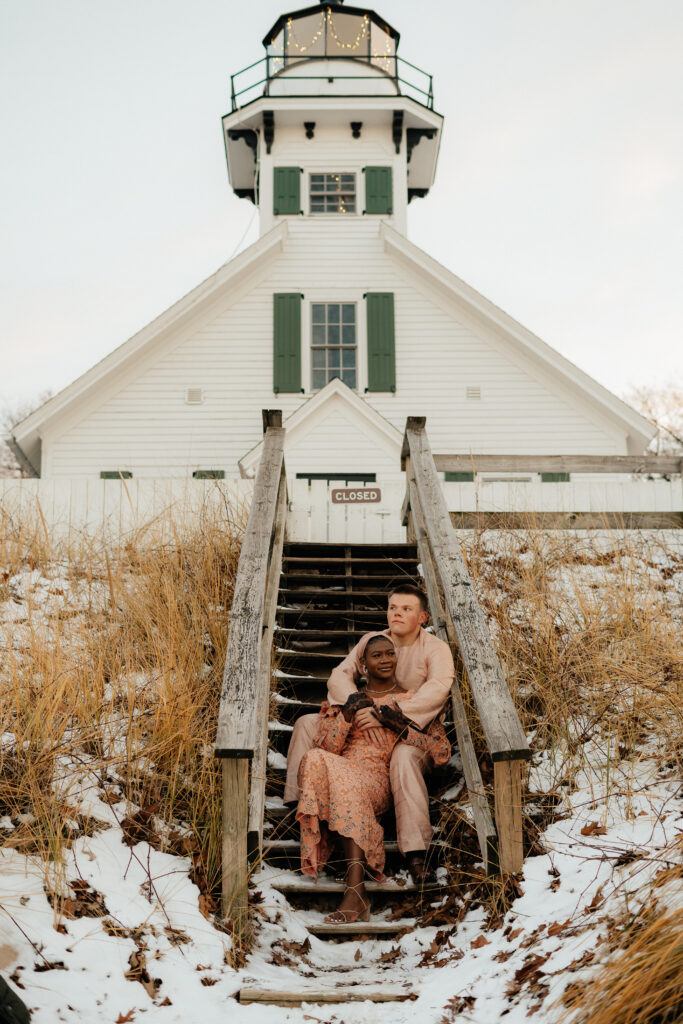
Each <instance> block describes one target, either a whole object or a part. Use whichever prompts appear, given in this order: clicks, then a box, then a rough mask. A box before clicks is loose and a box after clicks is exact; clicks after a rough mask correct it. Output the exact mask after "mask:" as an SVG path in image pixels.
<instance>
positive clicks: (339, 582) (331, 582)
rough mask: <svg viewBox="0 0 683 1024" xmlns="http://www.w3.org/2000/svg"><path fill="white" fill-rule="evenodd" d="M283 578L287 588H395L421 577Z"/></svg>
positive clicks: (309, 575) (284, 575)
mask: <svg viewBox="0 0 683 1024" xmlns="http://www.w3.org/2000/svg"><path fill="white" fill-rule="evenodd" d="M281 578H282V579H285V580H287V586H288V587H291V586H293V585H294V584H297V585H298V584H302V585H308V586H314V585H315V584H316V583H324V584H326V585H327V586H330V587H334V586H337V587H338V586H342V587H343V586H346V584H347V583H351V584H353V586H361V585H362V584H368V585H373V586H375V587H380V586H381V585H382V584H384V585H385V586H386V587H390V586H394V585H395V584H397V583H413V582H414V579H415V578H417V581H418V582H419V581H420V579H421V577H420V576H418V575H417V574H416V576H415V577H413V576H412V575H410V576H409V575H407V574H406V573H403V572H401V573H395V572H394V573H385V572H383V573H381V574H380V573H369V574H361V573H353V574H352V575H350V576H346V575H343V574H342V575H339V574H338V573H334V574H332V573H330V574H329V575H323V574H321V573H312V572H283V573H281Z"/></svg>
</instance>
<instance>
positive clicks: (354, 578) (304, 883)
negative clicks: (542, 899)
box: [214, 411, 530, 1005]
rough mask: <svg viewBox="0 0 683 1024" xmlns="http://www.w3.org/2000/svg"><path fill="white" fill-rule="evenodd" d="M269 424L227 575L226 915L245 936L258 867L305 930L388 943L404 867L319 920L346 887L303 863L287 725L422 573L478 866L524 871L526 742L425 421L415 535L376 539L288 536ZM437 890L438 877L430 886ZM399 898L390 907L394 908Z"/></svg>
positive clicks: (393, 863) (411, 457)
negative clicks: (489, 781) (292, 804)
mask: <svg viewBox="0 0 683 1024" xmlns="http://www.w3.org/2000/svg"><path fill="white" fill-rule="evenodd" d="M263 419H264V431H265V441H264V450H263V456H262V459H261V463H260V466H259V471H258V474H257V477H256V482H255V486H254V495H253V498H252V505H251V509H250V513H249V520H248V523H247V528H246V532H245V537H244V541H243V544H242V551H241V554H240V561H239V566H238V572H237V579H236V583H235V591H234V598H233V606H232V612H231V619H230V633H229V638H228V650H227V656H226V665H225V673H224V678H223V688H222V693H221V706H220V712H219V719H218V728H217V732H216V742H215V748H214V749H215V754H216V756H217V757H219V758H221V760H222V774H223V848H222V860H223V879H222V886H223V899H222V913H223V916H224V917H225V918H230V919H231V921H232V927H233V932H234V933H236V934H240V932H241V931H242V930H243V928H244V925H245V923H246V919H247V913H248V880H249V877H250V874H252V875H254V876H255V877H259V878H261V879H263V880H264V881H267V882H268V883H269V884H270V885H271V886H272V887H273V888H276V889H278V890H279V891H280V892H281V893H282V894H283V895H284V896H285V897H286V898H287V900H288V901H289V902H290V904H291V905H292V906H293V907H295V908H297V913H298V914H299V917H300V921H301V923H303V924H304V925H305V927H306V928H307V929H308V931H309V933H310V934H311V935H313V936H316V937H318V938H326V939H333V940H336V941H339V940H344V939H348V938H353V939H355V940H358V938H359V936H367V937H368V938H370V937H374V938H382V937H387V938H390V937H392V936H395V935H396V934H397V933H398V932H402V931H405V930H406V929H409V928H410V927H412V925H413V924H414V920H413V919H412V918H407V917H403V916H402V915H401V913H400V908H401V905H402V901H403V902H405V897H406V895H407V894H411V895H414V894H415V892H416V886H414V885H413V884H412V882H410V881H409V880H408V878H407V877H406V876H405V874H404V875H403V877H401V876H400V875H399V877H398V880H397V879H396V878H391V877H390V878H389V880H388V881H386V882H383V883H370V884H368V886H367V888H368V890H369V891H370V893H371V898H372V900H373V916H372V920H371V921H370V922H368V923H361V924H350V925H346V924H329V923H325V922H324V920H323V918H324V916H325V914H326V913H327V912H328V911H329V910H331V909H333V908H334V907H336V906H337V905H338V903H339V899H340V895H341V893H342V891H343V883H342V881H340V880H339V879H338V878H335V876H334V874H333V873H329V874H326V875H325V876H324V877H321V878H320V879H319V880H318V883H317V884H316V883H315V882H314V881H313V880H312V879H310V878H308V877H305V876H302V875H301V874H300V872H299V871H298V863H299V837H298V829H297V827H296V825H295V821H294V814H293V812H292V811H291V809H288V808H286V807H285V806H284V804H283V801H282V787H283V784H284V775H285V772H284V768H285V754H286V749H287V746H288V743H289V738H290V735H291V729H292V725H293V722H294V721H295V720H296V719H297V718H298V717H299V716H300V715H302V714H306V713H309V712H315V711H317V709H318V708H319V707H320V704H321V702H322V700H323V699H324V697H325V693H326V682H327V678H328V676H329V673H330V670H331V668H332V667H333V666H334V665H335V664H337V663H338V662H339V661H340V660H341V659H342V658H343V657H344V656H345V655H346V654H347V653H348V651H349V650H351V648H352V647H353V646H354V645H355V643H356V642H357V641H358V639H359V638H360V636H362V634H363V633H365V632H367V631H368V630H373V629H383V628H385V626H386V604H387V595H388V592H389V591H390V590H391V589H392V588H393V587H394V586H395V585H396V584H397V583H400V582H406V581H411V582H418V581H419V577H422V578H423V581H424V586H425V590H426V593H427V596H428V600H429V606H430V613H431V619H432V623H433V627H434V630H435V632H436V633H437V634H438V635H439V636H440V637H441V638H442V639H444V640H445V641H446V642H448V643H450V644H451V646H452V649H453V651H454V655H455V660H456V671H457V678H456V681H455V682H454V685H453V688H452V694H451V709H450V710H451V714H452V721H453V730H454V732H455V734H456V736H457V745H458V748H459V752H460V756H461V760H462V765H463V775H464V778H465V783H466V788H467V794H468V798H469V803H470V809H471V813H472V820H473V822H474V825H475V828H476V832H477V837H478V840H479V847H480V851H481V859H482V861H483V863H484V866H485V869H486V871H487V872H488V873H494V872H499V871H500V872H502V873H506V872H518V871H520V870H521V867H522V862H523V849H522V814H521V766H522V763H523V761H525V760H526V759H527V758H528V757H529V756H530V751H529V747H528V744H527V741H526V737H525V736H524V732H523V730H522V727H521V724H520V722H519V719H518V717H517V714H516V711H515V708H514V705H513V703H512V699H511V697H510V693H509V691H508V688H507V683H506V681H505V677H504V674H503V670H502V667H501V665H500V662H499V661H498V657H497V655H496V653H495V650H494V648H493V644H492V641H491V637H490V635H489V632H488V627H487V624H486V619H485V616H484V613H483V611H482V609H481V608H480V606H479V604H478V602H477V599H476V595H475V593H474V588H473V586H472V581H471V580H470V578H469V575H468V573H467V568H466V565H465V562H464V559H463V557H462V553H461V551H460V546H459V544H458V542H457V539H456V536H455V532H454V530H453V527H452V525H451V521H450V517H449V514H448V511H447V509H446V505H445V501H444V498H443V491H442V488H441V483H440V479H439V477H438V474H437V471H436V467H435V464H434V458H433V456H432V453H431V450H430V448H429V443H428V440H427V435H426V432H425V429H424V426H425V424H424V420H418V419H409V420H408V423H407V427H406V434H405V439H404V448H403V453H402V468H404V469H405V471H406V481H407V490H406V498H405V502H404V506H403V509H402V510H401V515H402V519H403V522H404V525H406V526H407V532H408V540H409V543H407V544H398V545H397V544H393V545H386V546H380V547H376V546H369V545H358V544H351V543H344V544H294V543H285V535H286V519H287V511H286V510H287V484H286V476H285V464H284V430H283V429H282V418H281V414H280V413H279V412H269V411H266V412H264V414H263ZM397 512H398V510H397ZM418 566H419V570H418ZM463 695H465V697H466V698H467V699H466V700H463ZM470 698H471V699H470ZM473 717H474V718H476V719H478V725H479V726H480V731H481V733H482V735H483V737H484V742H485V745H486V752H487V755H488V757H489V758H490V760H491V762H492V763H493V769H494V785H493V793H492V794H491V793H490V792H488V791H487V789H486V788H485V786H484V784H483V782H482V777H481V773H480V769H479V764H478V760H477V755H476V752H475V749H474V745H473V742H472V736H471V732H470V720H471V719H472V718H473ZM454 781H455V780H454ZM491 797H492V798H493V805H494V806H493V813H492V810H491ZM388 818H389V819H391V815H389V816H388ZM390 827H391V826H390V821H388V822H387V828H386V830H385V838H386V840H387V841H386V844H385V845H386V849H387V874H388V875H391V872H392V871H394V870H397V869H399V868H400V866H401V861H400V857H399V855H398V851H397V848H396V843H395V841H394V840H393V838H392V836H391V833H390V831H389V830H390ZM439 852H440V845H439V840H438V837H437V840H436V842H435V843H434V844H433V849H432V851H430V853H431V855H432V866H436V864H437V863H438V854H439ZM328 867H332V865H328ZM339 867H340V868H342V865H341V864H340V865H339ZM256 873H258V874H256ZM438 888H439V887H438V884H436V883H435V884H434V886H433V889H434V893H433V894H434V895H435V896H436V895H437V894H438ZM427 895H429V893H428V894H427ZM397 908H398V914H396V913H394V912H393V911H395V910H396V909H397ZM340 970H341V968H340ZM353 984H354V985H355V984H357V982H355V981H354V983H353ZM339 985H340V983H339V982H337V983H336V985H335V984H334V983H333V984H332V985H331V987H330V989H329V991H328V992H327V994H326V993H325V991H321V990H320V989H319V986H318V987H317V988H316V987H315V986H313V988H312V987H311V985H310V984H307V985H305V986H304V987H303V988H302V994H301V999H305V1000H306V1001H307V1002H328V1003H329V1002H343V1001H345V1000H346V999H347V998H348V1000H352V999H356V998H360V994H359V989H355V990H353V989H349V990H348V992H347V993H346V995H342V989H341V988H340V987H339ZM314 989H315V995H314V992H313V990H314ZM354 991H355V994H354ZM363 992H364V995H363V996H362V998H367V999H374V1000H378V1001H379V1000H381V1001H385V1000H386V999H392V998H396V999H405V998H406V992H405V989H401V990H400V991H397V993H395V994H393V995H392V994H391V992H389V990H388V989H387V988H386V986H381V987H375V988H373V987H372V985H370V987H369V988H368V989H363ZM239 998H240V999H241V1001H243V1002H253V1001H258V1002H271V1003H282V1002H284V1003H286V1004H287V1005H292V1004H293V1003H295V1002H296V1000H297V996H296V993H292V992H289V993H284V992H275V991H264V990H261V989H253V988H252V989H248V988H244V989H242V990H241V992H240V996H239Z"/></svg>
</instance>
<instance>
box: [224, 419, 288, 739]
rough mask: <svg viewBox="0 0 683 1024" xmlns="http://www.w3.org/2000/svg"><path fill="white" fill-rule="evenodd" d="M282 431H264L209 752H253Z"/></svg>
mask: <svg viewBox="0 0 683 1024" xmlns="http://www.w3.org/2000/svg"><path fill="white" fill-rule="evenodd" d="M284 440H285V432H284V430H283V429H281V428H276V427H270V428H269V429H268V431H267V433H266V438H265V443H264V447H263V456H262V458H261V463H260V465H259V469H258V474H257V476H256V483H255V485H254V497H253V500H252V504H251V509H250V510H249V519H248V520H247V529H246V531H245V535H244V540H243V542H242V550H241V553H240V559H239V563H238V566H237V579H236V582H235V591H234V597H233V602H232V614H231V618H230V634H229V636H228V650H227V655H226V659H225V671H224V674H223V687H222V691H221V706H220V712H219V715H218V728H217V730H216V741H215V745H214V751H215V754H216V756H217V757H248V758H249V757H253V755H254V750H255V748H256V744H257V723H256V717H255V715H254V705H255V701H256V690H257V685H258V671H259V663H260V649H261V635H262V627H263V608H264V600H265V587H266V576H267V570H268V556H269V551H270V541H271V537H272V535H273V526H274V521H275V513H276V508H277V495H278V490H279V485H280V476H281V472H282V465H283V453H284Z"/></svg>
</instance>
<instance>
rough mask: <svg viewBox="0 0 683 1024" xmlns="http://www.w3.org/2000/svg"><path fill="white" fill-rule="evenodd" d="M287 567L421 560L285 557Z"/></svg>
mask: <svg viewBox="0 0 683 1024" xmlns="http://www.w3.org/2000/svg"><path fill="white" fill-rule="evenodd" d="M282 561H283V564H287V565H303V564H307V565H321V566H325V565H377V566H382V565H384V566H386V565H417V564H418V563H419V561H420V559H419V558H418V557H417V555H414V556H413V557H412V558H411V557H406V556H402V557H397V558H369V557H368V558H344V556H343V555H341V556H336V557H325V558H316V557H315V555H313V556H301V555H285V556H284V557H283V559H282Z"/></svg>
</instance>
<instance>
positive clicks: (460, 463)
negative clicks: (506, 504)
mask: <svg viewBox="0 0 683 1024" xmlns="http://www.w3.org/2000/svg"><path fill="white" fill-rule="evenodd" d="M402 457H403V454H402ZM434 465H435V466H436V468H437V470H438V471H439V472H440V473H443V472H448V473H470V472H472V470H473V469H474V471H475V472H479V473H520V472H524V471H526V472H532V473H639V474H643V473H648V474H649V473H662V474H665V475H666V476H670V475H671V474H672V473H683V459H681V457H680V456H678V455H435V456H434Z"/></svg>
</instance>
